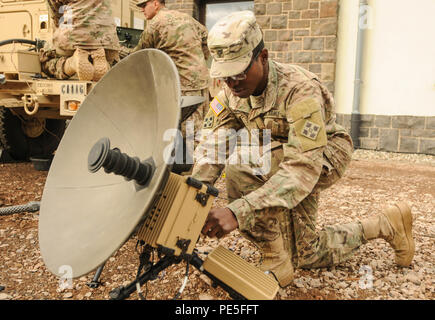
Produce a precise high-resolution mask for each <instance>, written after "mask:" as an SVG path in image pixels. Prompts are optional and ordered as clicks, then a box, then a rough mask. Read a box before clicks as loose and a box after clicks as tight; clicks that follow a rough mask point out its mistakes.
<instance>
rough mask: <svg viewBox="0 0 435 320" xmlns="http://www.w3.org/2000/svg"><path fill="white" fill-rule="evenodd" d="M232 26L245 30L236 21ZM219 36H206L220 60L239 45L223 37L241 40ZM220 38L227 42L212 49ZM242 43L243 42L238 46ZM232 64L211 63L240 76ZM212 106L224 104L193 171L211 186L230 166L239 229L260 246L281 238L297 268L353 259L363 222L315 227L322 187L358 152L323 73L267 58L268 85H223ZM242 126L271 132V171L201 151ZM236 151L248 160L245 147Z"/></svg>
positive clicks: (219, 71) (217, 72)
mask: <svg viewBox="0 0 435 320" xmlns="http://www.w3.org/2000/svg"><path fill="white" fill-rule="evenodd" d="M224 23H231V21H230V22H224ZM219 27H220V26H219V25H217V26H216V28H219ZM222 27H223V28H226V27H228V26H225V25H222ZM234 27H235V28H243V26H240V25H238V24H237V25H235V26H234ZM257 27H258V26H257ZM227 30H228V29H227ZM216 34H218V35H219V33H217V32H216V33H213V34H212V31H210V35H209V39H208V41H209V48H210V52H211V54H212V56H213V58H215V57H216V59H215V60H214V61H213V63H216V64H218V63H219V61H220V60H219V58H220V57H223V58H225V57H226V56H228V55H232V54H234V52H237V50H234V49H233V50H231V49H230V50H228V51H227V52H225V49H223V48H222V43H223V42H227V43H228V44H230V43H231V41H233V42H235V39H231V34H228V33H225V34H226V38H225V39H215V38H214V36H215V35H216ZM249 41H252V39H249V37H248V38H247V39H246V42H243V43H244V44H246V43H248V42H249ZM255 41H258V39H257V40H255ZM214 43H218V44H220V45H221V46H220V47H219V46H216V48H214V47H213V44H214ZM253 46H255V45H253ZM253 46H251V49H250V50H252V47H253ZM223 47H225V46H223ZM243 47H244V45H243V44H242V45H241V46H240V43H239V44H238V48H239V50H240V51H241V50H243ZM247 54H248V56H247V57H248V58H247V59H245V60H246V61H242V62H241V64H242V65H241V67H240V70H242V71H243V70H244V69H245V68H246V66H247V65H248V64H249V61H250V59H251V58H252V54H251V55H249V50H248V51H247ZM242 60H243V59H242ZM222 61H223V60H222ZM231 69H233V70H234V65H233V66H232V67H229V68H228V70H225V65H224V66H221V67H220V68H217V67H216V68H214V66H213V64H212V69H211V74H212V76H213V75H214V76H215V77H219V76H231V75H232V74H235V71H233V73H232V74H231V73H230V72H231ZM226 72H227V73H226ZM212 105H213V106H216V105H218V108H216V107H214V108H210V110H209V112H208V114H207V115H206V117H205V121H204V131H205V130H206V131H207V132H204V135H203V136H204V138H203V140H202V142H201V144H200V146H199V147H198V149H197V152H196V154H195V155H196V159H195V160H196V161H195V166H194V168H193V173H192V176H193V177H194V178H196V179H198V180H200V181H203V182H206V183H210V184H213V183H214V182H215V181H216V179H217V178H218V177H219V176H220V173H221V171H222V170H223V169H224V168H225V171H226V184H227V192H228V197H229V201H230V204H229V205H228V206H227V207H228V208H229V209H230V210H231V211H232V212H233V213H234V214H235V216H236V218H237V221H238V224H239V230H240V232H241V233H242V234H243V235H244V236H245V237H247V238H248V239H249V240H251V241H253V242H254V243H256V244H257V245H258V246H259V247H260V248H262V247H263V245H264V243H266V242H270V241H273V240H275V239H277V238H278V237H280V236H281V235H282V237H283V239H284V246H285V249H286V250H287V252H288V254H289V256H290V257H292V262H293V265H295V266H296V267H299V268H313V267H327V266H332V265H336V264H339V263H341V262H343V261H345V260H346V259H347V258H349V257H350V255H351V254H352V252H354V250H355V249H357V248H358V247H359V246H360V245H361V244H362V243H363V242H364V241H365V240H364V238H363V230H362V226H361V224H360V223H359V222H355V223H350V224H345V225H335V226H326V227H325V228H324V229H323V230H322V231H320V232H319V231H317V230H316V217H317V208H318V199H319V192H320V191H321V190H324V189H325V188H328V187H329V186H331V185H332V184H334V183H335V182H336V181H337V180H338V179H340V178H341V177H342V176H343V173H344V172H345V170H346V167H347V165H348V164H349V162H350V160H351V155H352V152H353V146H352V141H351V138H350V136H349V135H348V134H347V133H346V131H345V129H344V128H343V127H341V126H340V125H338V124H337V123H336V121H335V119H336V116H335V114H334V101H333V98H332V95H331V94H330V93H329V91H328V90H327V89H326V87H325V86H323V85H322V84H321V83H320V81H319V79H318V78H317V76H316V75H315V74H313V73H311V72H308V71H307V70H305V69H303V68H301V67H298V66H295V65H289V64H281V63H277V62H274V61H270V60H269V75H268V83H267V87H266V89H265V90H264V92H263V93H262V95H260V96H257V97H254V96H250V97H249V98H246V99H242V98H238V97H236V96H234V95H233V94H232V93H231V91H230V89H229V88H228V87H227V86H226V85H225V86H224V88H223V90H222V91H221V92H220V93H219V94H218V95H217V96H216V98H215V100H214V101H213V102H212V103H211V106H212ZM216 111H218V112H216ZM242 128H246V129H248V130H252V129H258V130H265V129H266V130H270V131H269V132H270V133H271V153H270V156H271V165H270V168H271V169H270V171H269V172H267V173H263V174H259V173H258V172H255V171H253V168H255V167H256V166H257V167H258V163H256V162H255V161H254V160H252V161H251V162H249V163H237V164H234V163H233V164H230V163H229V162H228V160H227V163H226V164H219V163H216V161H215V162H213V160H212V161H210V159H208V158H207V157H206V155H205V153H203V151H204V150H207V149H208V150H210V149H214V150H215V154H219V150H218V149H219V148H218V141H219V138H218V131H219V129H234V130H240V129H242ZM260 132H261V131H260ZM227 140H228V139H227ZM261 141H262V139H260V142H261ZM239 144H240V143H239ZM262 147H263V148H264V146H262ZM234 153H236V154H237V153H240V154H237V157H239V158H240V157H242V154H241V153H242V152H241V148H238V149H235V151H234ZM233 155H234V154H233ZM226 156H228V152H226ZM214 160H215V159H214Z"/></svg>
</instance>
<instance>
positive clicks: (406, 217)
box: [361, 202, 415, 267]
mask: <svg viewBox="0 0 435 320" xmlns="http://www.w3.org/2000/svg"><path fill="white" fill-rule="evenodd" d="M361 224H362V226H363V231H364V237H365V238H366V240H372V239H378V238H382V239H384V240H386V241H387V242H388V243H389V244H390V245H391V247H393V249H394V252H395V254H396V257H395V261H396V263H397V264H398V265H399V266H402V267H408V266H409V265H410V264H411V261H412V258H413V257H414V251H415V243H414V239H413V237H412V214H411V209H410V208H409V206H408V204H407V203H405V202H399V203H396V204H395V205H394V206H393V207H390V208H388V209H386V210H385V211H384V212H383V213H382V214H380V215H378V216H375V217H373V218H368V219H365V220H363V221H361Z"/></svg>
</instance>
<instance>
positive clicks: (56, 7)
mask: <svg viewBox="0 0 435 320" xmlns="http://www.w3.org/2000/svg"><path fill="white" fill-rule="evenodd" d="M46 2H47V6H48V8H49V10H50V13H51V17H52V19H53V23H54V25H55V26H56V28H58V27H59V20H60V18H61V17H62V16H63V13H60V11H61V10H60V7H61V6H63V4H62V3H61V2H60V1H55V0H47V1H46Z"/></svg>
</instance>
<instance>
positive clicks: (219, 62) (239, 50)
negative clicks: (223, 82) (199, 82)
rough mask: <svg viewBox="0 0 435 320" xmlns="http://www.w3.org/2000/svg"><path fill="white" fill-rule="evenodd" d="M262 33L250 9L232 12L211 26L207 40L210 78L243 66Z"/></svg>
mask: <svg viewBox="0 0 435 320" xmlns="http://www.w3.org/2000/svg"><path fill="white" fill-rule="evenodd" d="M262 43H263V34H262V32H261V29H260V26H259V25H258V24H257V22H256V19H255V15H254V13H253V12H252V11H238V12H233V13H231V14H229V15H227V16H225V17H223V18H221V19H219V20H218V21H217V22H216V24H215V25H214V26H213V28H211V30H210V32H209V34H208V39H207V44H208V48H209V50H210V54H211V56H212V57H213V61H212V64H211V68H210V76H211V77H212V78H220V77H230V76H234V75H237V74H239V73H242V72H243V71H245V70H246V68H247V67H248V66H249V63H250V62H251V59H252V57H253V51H254V49H256V48H257V47H259V46H260V45H261V44H262Z"/></svg>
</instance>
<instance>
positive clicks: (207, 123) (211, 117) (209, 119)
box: [203, 113, 214, 129]
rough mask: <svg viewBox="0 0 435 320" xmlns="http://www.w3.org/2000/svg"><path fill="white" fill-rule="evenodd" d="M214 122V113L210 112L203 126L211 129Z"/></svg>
mask: <svg viewBox="0 0 435 320" xmlns="http://www.w3.org/2000/svg"><path fill="white" fill-rule="evenodd" d="M213 124H214V115H213V114H211V115H210V113H209V115H208V116H206V117H205V118H204V125H203V128H204V129H210V128H212V127H213Z"/></svg>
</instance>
